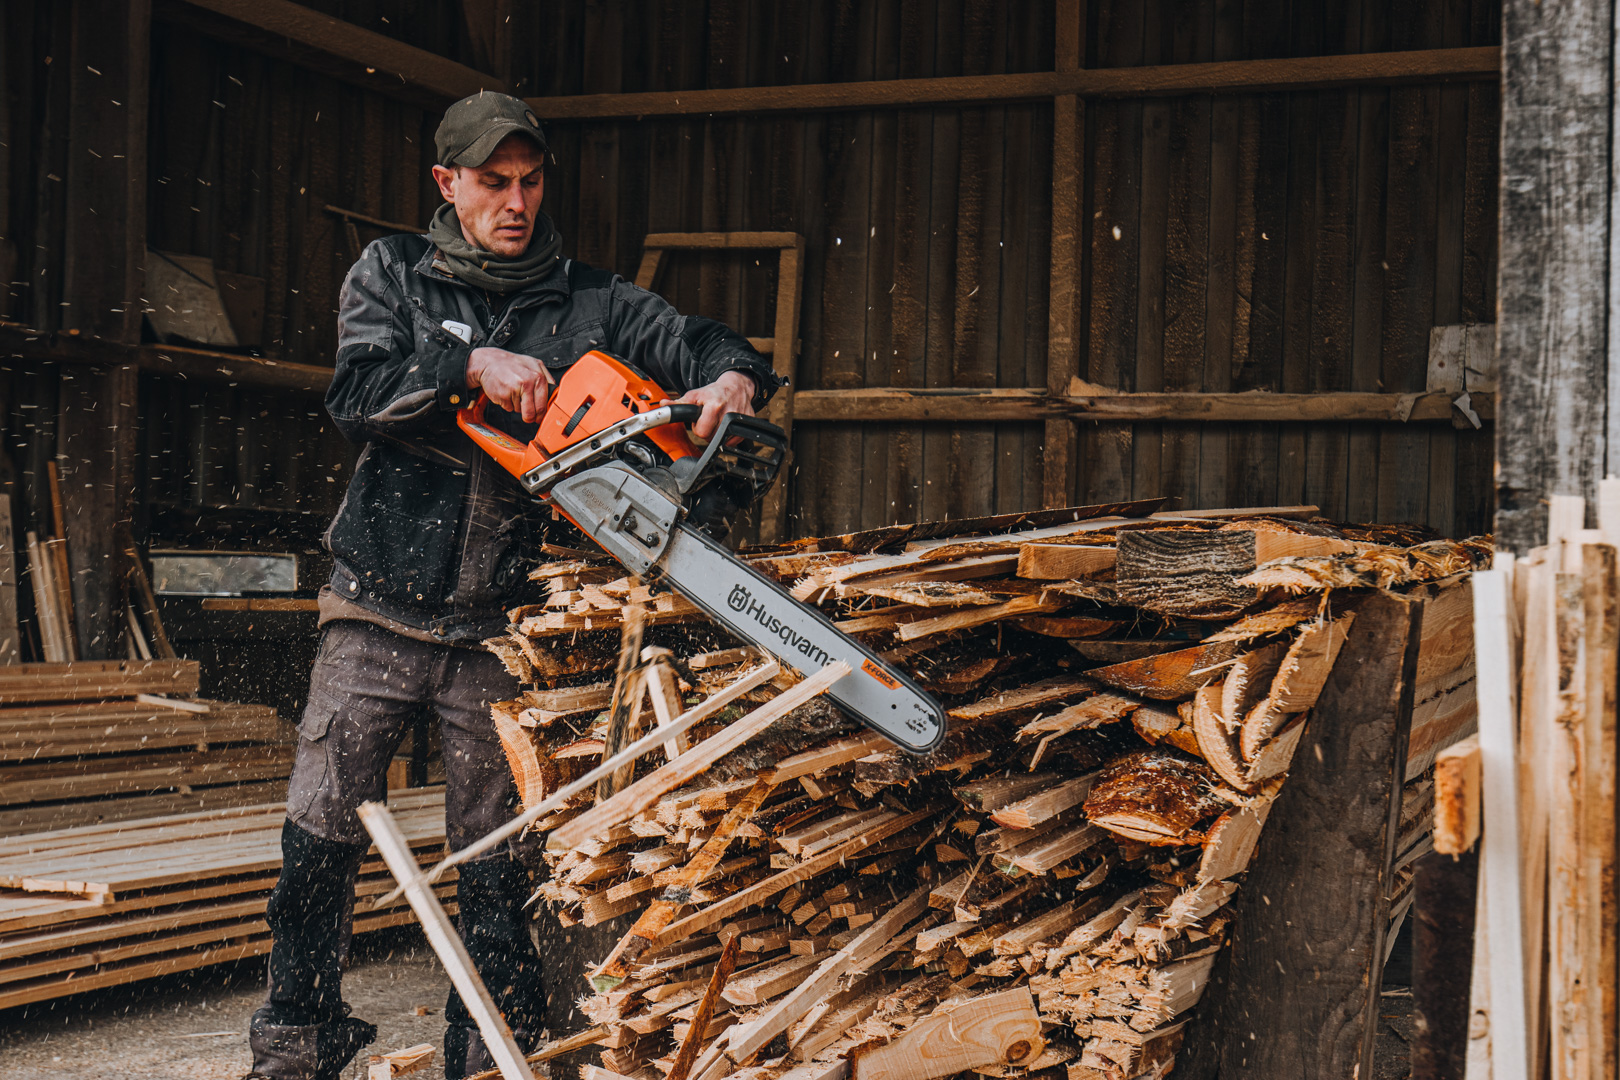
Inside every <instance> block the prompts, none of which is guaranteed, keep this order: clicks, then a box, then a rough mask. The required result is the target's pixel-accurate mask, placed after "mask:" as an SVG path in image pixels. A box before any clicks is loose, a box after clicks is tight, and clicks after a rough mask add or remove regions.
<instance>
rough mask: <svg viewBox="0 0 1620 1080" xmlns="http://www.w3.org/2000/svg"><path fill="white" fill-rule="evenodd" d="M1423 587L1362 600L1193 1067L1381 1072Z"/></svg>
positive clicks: (1281, 799)
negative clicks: (1413, 594)
mask: <svg viewBox="0 0 1620 1080" xmlns="http://www.w3.org/2000/svg"><path fill="white" fill-rule="evenodd" d="M1422 622H1423V601H1421V600H1410V599H1407V598H1405V597H1400V596H1395V595H1393V594H1388V593H1384V594H1380V595H1378V596H1375V597H1373V598H1372V599H1371V600H1369V601H1368V602H1367V604H1366V606H1364V607H1363V608H1361V609H1360V611H1359V612H1358V614H1357V615H1356V625H1355V628H1354V629H1353V630H1351V632H1350V636H1349V638H1348V639H1347V640H1346V641H1345V644H1344V648H1343V649H1342V650H1341V651H1340V653H1339V658H1338V661H1337V662H1336V663H1335V664H1334V666H1333V673H1332V675H1330V676H1329V677H1328V681H1327V685H1326V686H1324V687H1323V689H1322V694H1321V696H1320V697H1319V698H1318V699H1317V703H1316V707H1315V708H1314V709H1313V710H1312V711H1311V717H1310V721H1309V724H1310V726H1309V727H1308V728H1306V731H1305V736H1304V739H1303V740H1302V742H1301V743H1300V746H1299V750H1298V752H1297V753H1296V754H1295V755H1294V766H1293V769H1292V770H1291V772H1290V773H1289V776H1288V783H1287V784H1285V785H1284V786H1283V789H1282V794H1281V795H1279V796H1278V797H1277V801H1276V803H1275V805H1274V806H1273V808H1272V811H1271V815H1270V817H1269V818H1268V819H1267V823H1266V830H1265V832H1264V833H1263V834H1262V835H1261V837H1260V847H1259V849H1258V850H1257V851H1256V852H1255V856H1254V861H1253V863H1252V864H1251V865H1252V869H1251V870H1250V871H1249V876H1248V879H1247V880H1246V881H1245V882H1244V884H1243V887H1242V888H1241V889H1240V890H1238V894H1237V899H1236V901H1235V911H1236V915H1237V917H1236V919H1235V921H1234V922H1233V934H1232V941H1231V944H1230V945H1229V946H1228V948H1227V954H1228V955H1227V957H1226V958H1225V961H1224V963H1217V965H1216V977H1215V979H1213V980H1212V983H1211V985H1210V987H1209V990H1208V991H1207V992H1206V994H1205V999H1204V1000H1205V1004H1204V1005H1203V1006H1200V1012H1199V1015H1198V1017H1197V1020H1196V1023H1197V1024H1198V1025H1199V1030H1200V1031H1203V1032H1205V1033H1207V1035H1206V1039H1204V1040H1200V1041H1199V1045H1196V1046H1189V1047H1188V1049H1187V1051H1186V1052H1185V1056H1186V1059H1187V1060H1186V1061H1184V1062H1183V1061H1181V1060H1179V1057H1180V1055H1178V1061H1177V1067H1176V1075H1177V1076H1178V1077H1180V1076H1181V1075H1182V1074H1183V1072H1185V1073H1186V1075H1187V1076H1188V1077H1192V1078H1197V1080H1208V1078H1210V1077H1214V1076H1216V1075H1219V1076H1220V1077H1223V1078H1225V1077H1250V1076H1254V1077H1268V1078H1269V1077H1284V1076H1286V1077H1290V1078H1297V1080H1346V1078H1347V1077H1352V1076H1360V1077H1363V1078H1366V1077H1370V1076H1372V1075H1373V1071H1372V1051H1373V1036H1374V1034H1375V1033H1376V1031H1377V1025H1378V1002H1379V991H1380V983H1381V981H1382V976H1383V968H1384V953H1385V951H1386V950H1385V938H1386V936H1387V933H1388V930H1389V901H1388V900H1387V899H1386V898H1387V897H1388V896H1389V894H1390V892H1391V891H1392V887H1393V884H1394V870H1393V863H1394V861H1395V854H1396V853H1395V845H1396V842H1397V840H1398V833H1399V830H1400V813H1401V786H1402V778H1403V775H1404V773H1405V767H1406V749H1407V740H1408V736H1409V734H1410V731H1411V726H1412V695H1413V689H1414V682H1415V678H1416V673H1417V654H1418V642H1419V638H1420V635H1421V631H1422Z"/></svg>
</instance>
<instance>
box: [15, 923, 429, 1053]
mask: <svg viewBox="0 0 1620 1080" xmlns="http://www.w3.org/2000/svg"><path fill="white" fill-rule="evenodd" d="M449 991H450V979H449V977H448V976H446V975H445V973H444V969H443V968H441V967H440V966H439V964H438V961H437V960H436V959H435V958H434V956H433V950H432V949H430V948H428V946H427V943H426V942H425V941H424V940H423V938H422V936H421V932H420V931H418V930H415V929H410V928H402V929H399V930H392V931H382V932H379V933H376V934H368V935H365V936H363V937H361V938H359V939H358V940H357V941H356V942H355V955H354V960H353V964H352V966H351V967H350V969H349V971H348V973H347V974H346V975H345V977H344V981H343V996H344V998H345V1000H347V1001H348V1002H349V1003H350V1004H351V1005H353V1006H354V1015H356V1016H359V1017H361V1018H362V1019H365V1020H369V1021H370V1022H371V1023H373V1024H376V1025H377V1028H378V1035H377V1041H376V1043H374V1044H373V1045H372V1046H371V1047H370V1048H369V1049H368V1050H366V1051H362V1052H361V1053H360V1055H359V1056H358V1057H356V1058H355V1062H354V1064H353V1065H351V1066H350V1067H349V1069H348V1071H347V1072H346V1073H345V1077H364V1076H365V1075H366V1055H367V1054H368V1053H382V1052H384V1051H389V1050H401V1049H404V1048H405V1047H407V1046H415V1045H416V1044H418V1043H431V1044H432V1045H433V1046H434V1047H435V1049H439V1048H440V1047H441V1046H442V1043H443V1040H444V1001H445V996H446V995H447V994H448V993H449ZM263 999H264V960H263V959H262V958H260V959H256V960H244V961H242V962H240V963H236V964H221V965H218V966H216V967H211V968H203V969H202V970H200V971H195V972H188V973H186V974H184V975H175V976H172V977H169V978H165V979H155V980H151V981H149V982H145V983H139V984H136V985H134V986H125V987H116V988H113V989H109V990H103V991H96V992H93V993H89V994H83V995H80V996H78V997H73V998H67V999H63V1000H59V1001H47V1002H41V1003H40V1004H38V1005H32V1006H27V1007H24V1008H20V1009H11V1010H7V1011H4V1012H0V1080H78V1078H80V1077H83V1078H86V1080H90V1078H95V1080H237V1078H238V1077H240V1076H242V1074H244V1073H246V1072H247V1071H248V1066H249V1065H250V1064H251V1060H250V1058H249V1056H248V1049H247V1035H246V1031H247V1023H248V1017H249V1016H251V1015H252V1013H253V1010H254V1009H256V1008H258V1007H259V1005H260V1004H261V1003H262V1002H263ZM418 1007H426V1008H427V1009H428V1010H429V1011H428V1014H427V1015H426V1016H418V1015H416V1010H417V1008H418ZM440 1052H441V1053H442V1050H440ZM435 1057H436V1058H437V1055H435ZM413 1075H414V1076H420V1077H422V1078H423V1080H442V1078H443V1076H444V1072H443V1070H442V1069H441V1068H440V1067H439V1062H438V1061H437V1060H435V1061H434V1063H433V1067H432V1068H430V1069H428V1070H425V1071H423V1072H421V1073H415V1074H413Z"/></svg>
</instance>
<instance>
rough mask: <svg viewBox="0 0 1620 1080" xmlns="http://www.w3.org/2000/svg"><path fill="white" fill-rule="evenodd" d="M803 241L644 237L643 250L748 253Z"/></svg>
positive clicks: (794, 236) (762, 236) (736, 235)
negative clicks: (669, 249) (676, 249)
mask: <svg viewBox="0 0 1620 1080" xmlns="http://www.w3.org/2000/svg"><path fill="white" fill-rule="evenodd" d="M803 245H804V237H802V236H800V235H799V234H798V233H790V232H706V233H704V232H697V233H648V234H647V241H646V243H645V244H643V245H642V246H643V247H647V248H686V249H691V250H694V251H722V250H725V251H748V250H752V249H754V248H784V249H785V248H794V249H800V248H802V247H803Z"/></svg>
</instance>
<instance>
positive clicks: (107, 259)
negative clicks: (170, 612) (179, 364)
mask: <svg viewBox="0 0 1620 1080" xmlns="http://www.w3.org/2000/svg"><path fill="white" fill-rule="evenodd" d="M72 18H73V44H72V58H71V66H72V71H71V73H70V87H71V92H70V101H71V113H70V120H69V133H68V166H67V178H66V181H67V182H66V187H67V229H66V241H65V243H66V252H65V261H64V288H63V295H64V297H65V299H66V301H67V303H68V306H67V307H66V308H64V309H63V312H64V316H63V325H64V327H65V328H66V329H68V330H69V332H72V333H78V334H81V335H84V336H87V337H96V338H103V339H106V340H110V341H119V342H126V343H133V342H137V341H139V340H140V328H141V316H142V312H141V308H142V302H141V293H142V290H143V287H144V278H145V262H146V121H147V98H148V91H149V81H150V79H149V76H150V65H151V22H152V8H151V0H73V16H72ZM136 388H137V382H136V370H135V368H134V367H133V366H125V367H117V368H113V369H111V370H109V371H107V372H105V373H97V374H91V373H89V372H72V373H67V372H64V374H63V378H62V389H61V397H60V401H61V415H60V421H59V426H58V430H57V450H56V453H57V460H58V461H59V462H60V464H61V469H62V490H63V500H64V502H65V504H66V506H65V509H66V516H67V530H68V539H69V545H68V550H69V556H70V566H71V569H72V574H73V592H74V596H75V597H76V598H77V604H76V611H75V616H76V618H75V622H76V623H77V627H76V629H77V634H78V644H79V655H80V656H83V657H86V658H89V659H105V658H107V657H119V656H122V655H123V654H124V650H123V644H122V642H123V634H124V628H123V627H124V592H123V583H124V577H125V572H126V570H127V566H126V563H125V556H124V553H123V550H122V546H121V545H120V544H119V543H118V540H117V535H116V532H117V530H116V528H115V526H116V525H117V524H118V523H119V522H123V521H128V520H129V519H130V517H131V513H130V509H131V498H132V493H133V488H134V458H135V453H136V441H135V394H136Z"/></svg>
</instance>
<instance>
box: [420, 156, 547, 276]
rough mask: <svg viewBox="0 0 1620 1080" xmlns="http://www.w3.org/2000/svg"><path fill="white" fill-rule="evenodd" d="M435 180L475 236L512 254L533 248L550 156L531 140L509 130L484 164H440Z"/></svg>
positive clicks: (496, 250) (475, 240)
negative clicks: (448, 165) (547, 157)
mask: <svg viewBox="0 0 1620 1080" xmlns="http://www.w3.org/2000/svg"><path fill="white" fill-rule="evenodd" d="M433 179H434V180H436V181H438V184H439V194H441V195H443V196H444V201H445V202H448V203H454V204H455V207H456V216H457V217H458V218H460V219H461V231H462V233H463V234H465V235H466V237H467V239H468V240H469V241H471V242H472V243H474V244H476V245H477V246H479V247H481V248H483V249H484V250H485V251H493V252H494V253H495V254H497V255H504V256H506V257H508V258H512V257H514V256H518V255H522V254H523V253H524V252H525V251H527V250H528V248H529V240H530V238H531V237H532V236H533V235H534V219H535V215H537V214H538V213H539V212H540V198H541V196H542V195H544V194H545V190H546V179H545V158H544V157H543V156H542V155H541V152H540V148H539V147H538V146H536V145H534V143H533V142H532V141H531V140H529V139H525V138H523V137H522V136H520V135H508V136H507V137H506V138H504V139H502V140H501V141H500V144H499V145H498V146H496V147H495V152H494V153H493V154H491V155H489V160H488V161H486V162H484V163H483V164H482V165H479V166H477V167H476V168H472V167H469V166H465V165H460V166H456V167H455V168H445V167H444V166H443V165H435V166H433Z"/></svg>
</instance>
